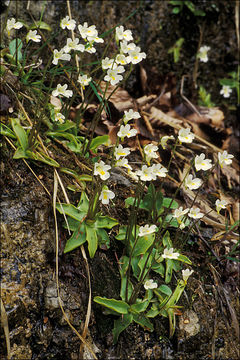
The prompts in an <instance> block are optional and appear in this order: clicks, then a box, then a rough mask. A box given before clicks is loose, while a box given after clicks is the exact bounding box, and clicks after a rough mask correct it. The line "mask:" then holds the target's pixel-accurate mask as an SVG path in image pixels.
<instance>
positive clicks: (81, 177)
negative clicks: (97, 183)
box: [60, 168, 92, 182]
mask: <svg viewBox="0 0 240 360" xmlns="http://www.w3.org/2000/svg"><path fill="white" fill-rule="evenodd" d="M60 171H61V172H63V173H65V174H68V175H71V176H73V177H74V178H75V179H76V180H78V181H79V182H82V181H92V176H91V175H88V174H82V175H79V174H78V173H77V172H76V171H75V170H72V169H68V168H60Z"/></svg>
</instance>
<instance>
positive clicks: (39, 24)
mask: <svg viewBox="0 0 240 360" xmlns="http://www.w3.org/2000/svg"><path fill="white" fill-rule="evenodd" d="M29 29H31V30H33V29H42V30H48V31H51V30H52V29H51V26H49V25H48V24H47V23H45V22H44V21H41V20H39V21H35V23H34V24H33V25H32V26H30V27H29Z"/></svg>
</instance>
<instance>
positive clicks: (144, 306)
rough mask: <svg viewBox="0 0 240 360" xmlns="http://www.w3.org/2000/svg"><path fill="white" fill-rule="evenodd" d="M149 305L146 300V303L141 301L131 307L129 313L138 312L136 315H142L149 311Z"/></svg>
mask: <svg viewBox="0 0 240 360" xmlns="http://www.w3.org/2000/svg"><path fill="white" fill-rule="evenodd" d="M148 305H149V301H148V300H144V301H141V302H139V303H136V304H133V305H131V306H130V310H129V311H133V312H136V313H141V312H143V311H145V310H146V309H147V307H148Z"/></svg>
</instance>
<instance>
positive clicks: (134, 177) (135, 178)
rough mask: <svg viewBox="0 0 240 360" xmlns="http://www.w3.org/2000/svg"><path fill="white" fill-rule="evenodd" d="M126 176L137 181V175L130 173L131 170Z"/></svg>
mask: <svg viewBox="0 0 240 360" xmlns="http://www.w3.org/2000/svg"><path fill="white" fill-rule="evenodd" d="M128 175H129V176H130V178H132V179H133V180H134V181H138V180H139V179H138V175H137V174H136V173H135V172H133V171H131V170H128Z"/></svg>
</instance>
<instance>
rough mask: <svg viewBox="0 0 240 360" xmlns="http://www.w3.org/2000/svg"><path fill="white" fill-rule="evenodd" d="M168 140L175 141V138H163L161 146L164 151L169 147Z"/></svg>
mask: <svg viewBox="0 0 240 360" xmlns="http://www.w3.org/2000/svg"><path fill="white" fill-rule="evenodd" d="M168 140H174V136H172V135H171V136H167V135H166V136H163V137H162V138H161V139H160V145H161V146H162V148H163V150H165V149H166V145H167V142H168Z"/></svg>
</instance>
